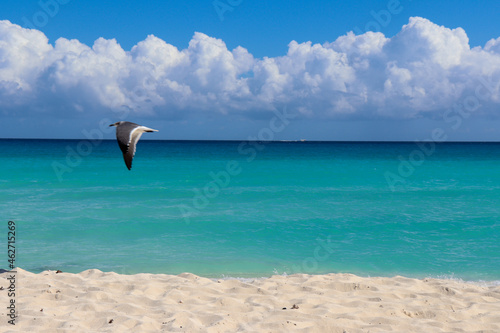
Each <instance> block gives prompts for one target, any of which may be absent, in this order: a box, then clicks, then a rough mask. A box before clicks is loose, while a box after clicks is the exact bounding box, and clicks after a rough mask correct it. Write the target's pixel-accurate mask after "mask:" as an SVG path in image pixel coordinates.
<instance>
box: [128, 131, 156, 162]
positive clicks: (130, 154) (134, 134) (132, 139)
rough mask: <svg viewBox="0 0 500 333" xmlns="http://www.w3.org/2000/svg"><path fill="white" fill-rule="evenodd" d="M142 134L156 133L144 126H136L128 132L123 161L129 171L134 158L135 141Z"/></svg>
mask: <svg viewBox="0 0 500 333" xmlns="http://www.w3.org/2000/svg"><path fill="white" fill-rule="evenodd" d="M144 132H157V130H154V129H151V128H149V127H146V126H138V127H136V128H134V129H133V130H132V132H130V138H129V143H128V149H127V152H126V153H123V159H124V160H125V164H126V165H127V168H128V169H129V170H130V169H131V168H132V159H133V158H134V156H135V150H136V145H137V141H139V139H140V138H141V135H142V133H144Z"/></svg>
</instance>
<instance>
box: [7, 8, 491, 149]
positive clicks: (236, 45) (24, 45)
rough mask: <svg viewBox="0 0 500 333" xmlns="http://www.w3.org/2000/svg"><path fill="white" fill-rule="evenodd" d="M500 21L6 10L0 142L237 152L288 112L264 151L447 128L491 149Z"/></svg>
mask: <svg viewBox="0 0 500 333" xmlns="http://www.w3.org/2000/svg"><path fill="white" fill-rule="evenodd" d="M499 12H500V4H499V2H498V1H482V2H481V5H480V6H479V5H478V2H476V1H461V2H457V1H437V2H436V1H417V0H413V1H409V0H401V1H394V0H389V1H308V2H305V1H250V0H220V1H218V0H217V1H189V0H185V1H148V2H138V1H129V0H122V1H93V0H90V1H89V0H87V1H82V0H45V1H44V0H40V1H31V0H19V1H3V2H2V3H1V4H0V20H3V21H2V25H1V26H0V98H1V99H0V121H1V122H2V123H3V125H4V126H3V127H4V130H3V131H2V134H0V136H1V137H43V138H81V137H85V134H84V133H89V132H90V131H92V130H94V133H95V131H101V130H100V127H99V126H100V125H99V123H100V121H101V120H108V119H109V120H111V122H114V121H116V120H119V119H121V118H126V119H127V120H131V121H135V122H140V123H144V124H145V125H147V126H150V127H156V128H158V129H159V130H160V132H159V133H158V135H157V138H160V139H243V140H244V139H248V138H250V137H259V134H260V135H261V136H262V137H264V134H263V133H269V132H268V131H267V132H266V131H265V130H264V131H263V129H266V128H269V126H270V125H269V124H270V122H271V121H272V119H273V117H276V114H277V112H278V113H281V114H282V113H283V112H288V113H289V114H291V115H293V118H290V119H291V121H290V122H289V123H287V124H286V126H285V128H283V129H282V130H280V131H274V132H273V139H288V140H298V139H308V140H415V139H418V140H424V139H430V138H431V137H432V134H431V133H432V131H433V130H434V129H436V128H442V129H443V130H444V131H445V132H446V134H447V138H448V140H490V141H491V140H493V141H497V140H498V138H500V126H499V125H500V121H499V117H498V115H499V112H500V111H499V110H500V108H499V107H500V94H499V86H500V84H499V80H500V39H498V38H499V37H500V21H499V20H498V13H499ZM23 28H31V29H35V30H37V31H35V30H31V31H28V30H24V29H23ZM350 31H353V32H354V34H349V32H350ZM368 31H374V32H376V33H375V34H374V33H370V32H368ZM28 32H29V33H28ZM148 36H149V37H148ZM56 41H57V42H56ZM283 110H286V111H283ZM291 117H292V116H291ZM280 129H281V128H280ZM102 132H103V135H104V137H106V138H112V133H110V132H104V131H102Z"/></svg>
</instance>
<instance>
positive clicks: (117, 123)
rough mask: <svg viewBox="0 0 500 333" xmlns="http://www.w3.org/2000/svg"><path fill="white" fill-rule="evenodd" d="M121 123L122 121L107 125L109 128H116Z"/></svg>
mask: <svg viewBox="0 0 500 333" xmlns="http://www.w3.org/2000/svg"><path fill="white" fill-rule="evenodd" d="M122 123H123V121H117V122H116V123H114V124H111V125H109V127H111V126H118V125H121V124H122Z"/></svg>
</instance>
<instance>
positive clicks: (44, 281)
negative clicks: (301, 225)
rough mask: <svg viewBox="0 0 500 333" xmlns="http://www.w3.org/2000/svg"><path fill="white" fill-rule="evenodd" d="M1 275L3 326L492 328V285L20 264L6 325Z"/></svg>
mask: <svg viewBox="0 0 500 333" xmlns="http://www.w3.org/2000/svg"><path fill="white" fill-rule="evenodd" d="M7 275H8V273H3V274H0V286H3V287H4V289H3V290H0V305H1V307H0V308H1V310H0V313H1V316H0V331H1V332H17V331H22V332H294V331H295V332H339V333H342V332H349V333H352V332H454V333H455V332H491V333H498V332H500V287H499V286H496V287H484V286H478V285H475V284H467V283H462V282H458V281H451V280H438V279H425V280H416V279H408V278H404V277H394V278H362V277H358V276H355V275H349V274H329V275H316V276H315V275H292V276H288V277H284V276H273V277H271V278H268V279H256V280H248V281H241V280H211V279H207V278H202V277H198V276H195V275H192V274H187V273H186V274H181V275H178V276H173V275H159V274H137V275H119V274H116V273H103V272H101V271H99V270H88V271H84V272H82V273H80V274H69V273H59V274H56V272H54V271H47V272H42V273H40V274H32V273H30V272H27V271H24V270H22V269H18V274H17V282H16V285H17V286H16V287H17V289H18V294H17V295H16V304H17V309H18V315H19V317H18V318H17V324H16V325H15V326H12V325H9V324H8V323H7V320H8V316H7V312H8V310H7V309H6V306H7V305H8V304H9V299H10V298H9V297H8V296H7V287H8V282H7V280H6V277H7ZM294 304H295V305H296V307H298V308H292V307H293V305H294ZM283 308H286V309H283Z"/></svg>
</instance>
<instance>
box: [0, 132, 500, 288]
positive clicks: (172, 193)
mask: <svg viewBox="0 0 500 333" xmlns="http://www.w3.org/2000/svg"><path fill="white" fill-rule="evenodd" d="M0 151H1V155H0V236H1V235H4V236H1V239H0V246H1V247H2V248H6V247H7V246H6V240H7V229H8V227H7V222H8V221H9V220H12V221H15V223H16V228H17V229H16V254H17V257H16V265H17V266H18V267H21V268H23V269H25V270H28V271H31V272H41V271H43V270H48V269H50V270H57V269H60V270H62V271H64V272H74V273H77V272H81V271H83V270H86V269H91V268H97V269H100V270H103V271H114V272H117V273H123V274H135V273H167V274H178V273H182V272H191V273H194V274H198V275H201V276H206V277H265V276H271V275H274V274H293V273H309V274H324V273H353V274H357V275H361V276H394V275H403V276H408V277H416V278H423V277H439V278H458V279H463V280H467V281H487V282H490V283H498V281H500V144H499V143H439V144H435V143H425V144H422V143H421V144H417V143H413V142H409V143H378V142H374V143H368V142H261V143H259V142H245V141H243V142H237V141H148V140H141V141H140V142H139V144H138V149H137V153H136V156H135V159H134V164H133V167H132V170H131V171H129V170H127V168H126V167H125V164H124V162H123V158H122V154H121V151H120V150H119V148H118V145H117V143H116V141H114V140H109V141H108V140H103V141H85V140H28V139H26V140H24V139H23V140H17V139H3V140H0ZM2 220H3V221H2ZM2 229H3V230H2ZM2 244H3V245H2ZM0 268H7V250H5V251H4V259H3V260H2V261H0Z"/></svg>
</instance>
